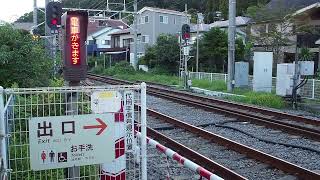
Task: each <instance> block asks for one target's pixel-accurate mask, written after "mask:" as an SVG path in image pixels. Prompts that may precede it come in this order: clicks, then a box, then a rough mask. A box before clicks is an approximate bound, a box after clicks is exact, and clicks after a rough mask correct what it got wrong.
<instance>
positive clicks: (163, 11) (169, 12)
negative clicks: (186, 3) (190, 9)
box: [138, 7, 190, 16]
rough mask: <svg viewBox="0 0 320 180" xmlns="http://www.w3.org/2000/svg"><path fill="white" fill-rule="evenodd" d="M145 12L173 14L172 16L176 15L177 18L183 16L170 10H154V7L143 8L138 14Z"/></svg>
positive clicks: (181, 13) (183, 14)
mask: <svg viewBox="0 0 320 180" xmlns="http://www.w3.org/2000/svg"><path fill="white" fill-rule="evenodd" d="M147 10H148V11H154V12H160V13H165V14H174V15H178V16H185V13H184V12H180V11H175V10H170V9H161V8H154V7H144V8H142V9H141V10H140V11H139V12H138V14H141V13H142V12H144V11H147ZM188 16H190V15H188Z"/></svg>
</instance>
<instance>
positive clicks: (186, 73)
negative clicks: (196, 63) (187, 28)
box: [183, 4, 188, 89]
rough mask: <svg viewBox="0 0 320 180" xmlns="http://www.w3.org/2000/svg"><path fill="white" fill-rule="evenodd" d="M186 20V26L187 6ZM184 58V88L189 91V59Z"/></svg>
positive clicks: (186, 9) (186, 44)
mask: <svg viewBox="0 0 320 180" xmlns="http://www.w3.org/2000/svg"><path fill="white" fill-rule="evenodd" d="M184 9H185V18H186V24H188V14H187V12H188V5H187V4H185V6H184ZM187 47H188V40H187V39H185V48H187ZM183 57H184V88H185V89H188V57H187V56H186V55H183Z"/></svg>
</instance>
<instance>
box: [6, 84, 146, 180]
mask: <svg viewBox="0 0 320 180" xmlns="http://www.w3.org/2000/svg"><path fill="white" fill-rule="evenodd" d="M145 88H146V86H145V84H144V83H143V84H141V85H134V86H103V87H63V88H35V89H5V90H3V89H2V88H1V87H0V90H1V91H0V126H1V127H0V132H1V135H2V136H1V138H0V140H1V141H0V142H1V151H0V152H1V154H0V157H1V159H2V160H3V161H2V162H3V164H2V163H1V166H2V167H1V169H0V170H1V171H0V180H2V179H4V178H3V177H5V176H6V177H7V179H9V180H21V179H28V180H42V179H43V180H47V179H54V180H56V179H61V180H62V179H73V178H76V179H86V180H91V179H94V180H97V179H101V180H102V179H113V178H116V179H122V180H123V179H143V180H146V179H147V172H146V169H147V164H146V163H147V161H146V159H147V155H146V89H145ZM97 92H98V93H100V92H101V93H102V94H100V95H99V97H100V96H101V97H102V98H103V97H107V98H108V97H110V93H111V94H112V93H115V94H116V96H115V97H116V98H118V99H119V98H120V104H121V108H120V110H119V111H117V112H113V111H112V112H111V111H110V112H108V113H101V114H100V115H104V114H108V117H109V115H110V117H112V121H114V129H115V130H114V131H111V132H112V133H113V136H111V137H112V138H113V139H111V140H110V139H106V140H105V141H106V142H107V141H111V142H112V143H113V144H112V146H114V150H115V151H114V154H115V158H116V159H115V160H113V161H112V163H108V164H101V163H99V164H94V165H92V164H90V165H83V166H78V167H71V168H58V169H45V170H32V169H31V168H32V165H31V164H30V163H31V161H33V160H34V159H33V158H32V159H31V156H32V154H30V153H31V151H32V149H31V148H30V144H32V143H31V142H33V140H32V139H29V138H30V137H31V136H30V134H32V133H31V132H33V131H34V129H30V128H31V127H30V126H31V125H30V123H31V122H32V121H33V120H34V118H42V117H46V118H52V117H74V116H81V115H83V116H86V115H88V116H90V115H94V114H95V113H94V112H93V111H96V110H93V108H92V106H93V104H92V103H96V104H97V103H99V102H92V100H93V99H92V98H93V96H92V95H93V94H94V93H97ZM70 97H71V99H70ZM74 97H75V98H74ZM70 100H71V101H70ZM128 103H131V104H132V107H133V106H134V103H137V104H141V110H136V109H134V108H132V109H130V106H129V105H128ZM102 105H103V104H102ZM109 108H111V109H112V107H109ZM131 110H132V113H131ZM121 122H122V124H121ZM132 122H133V123H132ZM92 123H93V125H94V124H95V123H97V122H96V121H93V122H92ZM117 123H118V124H117ZM52 124H54V122H52ZM43 126H45V125H44V124H43ZM43 126H42V127H40V126H39V124H38V134H39V130H43ZM73 126H74V125H73ZM76 126H78V124H77V123H76ZM135 126H139V127H141V132H142V136H144V137H145V138H142V140H139V139H137V138H135V136H134V127H135ZM52 127H54V125H52ZM52 127H51V124H50V127H49V126H47V128H52ZM39 128H41V129H39ZM73 128H74V127H73ZM81 128H82V126H81ZM88 128H92V127H89V126H88ZM83 129H85V127H83ZM52 131H53V132H54V133H55V132H56V129H53V128H52ZM60 131H61V130H59V133H60ZM62 131H64V130H62ZM35 132H36V131H35ZM44 132H46V130H44ZM47 132H48V131H47ZM50 132H51V130H50ZM90 132H92V131H91V130H90ZM131 132H132V134H131ZM51 133H52V132H51ZM95 133H96V132H93V135H95ZM98 134H99V133H97V135H98ZM38 136H39V135H38ZM77 136H78V135H77ZM119 137H120V138H119ZM71 145H72V144H70V146H71ZM72 146H73V145H72ZM80 146H81V144H80V145H79V147H78V150H79V148H80ZM101 146H104V144H101ZM48 148H52V147H48ZM68 148H69V147H68ZM72 148H73V147H72ZM84 148H87V149H86V150H88V148H89V146H86V147H84V146H83V150H84ZM91 148H92V147H91ZM80 149H81V148H80ZM136 149H139V151H138V150H136ZM89 150H90V148H89ZM41 151H42V150H41ZM84 151H85V150H84ZM57 152H59V151H56V152H55V153H56V154H57V156H58V153H57ZM71 152H72V151H71ZM81 152H82V149H81ZM108 153H110V152H105V154H106V155H107V154H108ZM70 154H71V153H70ZM70 154H68V159H69V155H70ZM47 156H48V158H47V159H48V162H49V150H48V154H47ZM52 156H54V154H52ZM70 156H71V155H70ZM72 156H73V155H72ZM54 157H55V156H54ZM61 157H63V156H61ZM65 157H66V156H65ZM41 158H42V155H41ZM50 158H52V161H54V160H53V157H51V154H50ZM55 158H56V157H55ZM59 158H60V157H57V160H55V161H56V162H55V163H57V162H58V159H59ZM39 159H40V156H39ZM45 159H46V156H43V159H42V160H43V162H45ZM59 160H60V159H59ZM122 160H124V161H122ZM40 161H41V160H40ZM117 161H119V162H117ZM45 165H47V164H44V165H43V166H45ZM72 173H73V175H72ZM77 173H78V175H77Z"/></svg>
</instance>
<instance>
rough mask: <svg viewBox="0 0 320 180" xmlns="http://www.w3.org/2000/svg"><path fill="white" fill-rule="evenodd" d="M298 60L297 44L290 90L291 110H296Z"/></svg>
mask: <svg viewBox="0 0 320 180" xmlns="http://www.w3.org/2000/svg"><path fill="white" fill-rule="evenodd" d="M298 60H299V48H298V44H296V55H295V59H294V75H293V89H292V108H294V109H296V108H297V89H296V87H297V86H298V80H299V72H298V71H299V66H298Z"/></svg>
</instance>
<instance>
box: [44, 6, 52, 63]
mask: <svg viewBox="0 0 320 180" xmlns="http://www.w3.org/2000/svg"><path fill="white" fill-rule="evenodd" d="M45 2H46V3H45V8H47V5H48V4H49V2H51V0H46V1H45ZM45 12H46V11H45ZM45 17H47V14H45ZM44 27H45V36H46V37H48V38H45V46H46V50H47V53H48V55H49V57H50V58H51V59H52V58H53V49H52V44H53V39H51V38H52V37H51V29H50V28H49V26H48V25H47V22H45V23H44Z"/></svg>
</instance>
